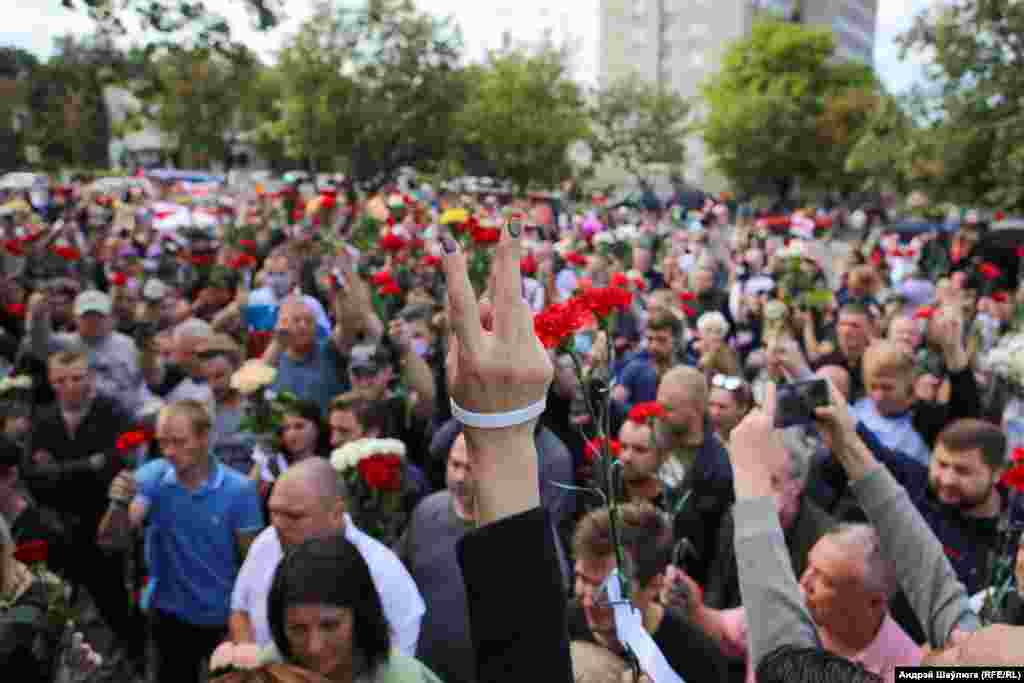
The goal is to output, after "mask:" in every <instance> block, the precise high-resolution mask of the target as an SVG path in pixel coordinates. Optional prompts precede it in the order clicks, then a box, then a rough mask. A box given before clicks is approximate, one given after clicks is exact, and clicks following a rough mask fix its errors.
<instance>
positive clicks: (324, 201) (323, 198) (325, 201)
mask: <svg viewBox="0 0 1024 683" xmlns="http://www.w3.org/2000/svg"><path fill="white" fill-rule="evenodd" d="M337 205H338V195H337V193H334V194H328V193H327V192H323V193H321V194H320V208H321V209H333V208H334V207H336V206H337Z"/></svg>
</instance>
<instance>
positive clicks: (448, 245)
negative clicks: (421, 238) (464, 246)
mask: <svg viewBox="0 0 1024 683" xmlns="http://www.w3.org/2000/svg"><path fill="white" fill-rule="evenodd" d="M441 247H442V248H444V251H445V253H446V254H454V253H455V250H456V249H458V247H457V246H456V244H455V240H453V239H452V238H451V237H449V236H448V235H445V236H443V237H442V238H441Z"/></svg>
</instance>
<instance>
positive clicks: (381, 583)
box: [231, 515, 427, 657]
mask: <svg viewBox="0 0 1024 683" xmlns="http://www.w3.org/2000/svg"><path fill="white" fill-rule="evenodd" d="M345 538H346V539H347V540H348V541H349V542H351V543H352V545H354V546H355V547H356V548H357V549H358V550H359V552H360V553H361V554H362V556H363V559H364V560H366V564H367V565H368V566H369V567H370V576H371V577H372V578H373V585H375V586H376V587H377V593H378V594H379V595H380V601H381V606H382V607H383V608H384V616H385V618H387V620H388V624H389V625H390V626H391V638H392V647H394V648H396V649H398V650H399V651H400V652H401V653H402V654H404V655H408V656H410V657H411V656H414V655H415V654H416V641H417V640H419V637H420V622H421V621H422V620H423V615H424V614H426V612H427V605H426V603H424V602H423V597H422V596H421V595H420V591H419V589H418V588H416V583H415V582H414V581H413V580H412V577H411V576H409V572H408V571H406V569H405V566H404V565H403V564H402V561H401V560H399V559H398V556H397V555H395V554H394V553H393V552H392V551H391V550H390V549H389V548H388V547H387V546H386V545H384V544H383V543H381V542H380V541H378V540H377V539H375V538H372V537H370V536H368V535H367V534H365V533H363V532H362V531H360V530H359V529H357V528H356V525H355V524H353V523H352V518H351V517H349V516H348V515H345ZM283 556H284V553H283V551H282V550H281V541H280V539H279V538H278V536H277V530H276V529H274V527H272V526H271V527H267V528H266V529H264V530H263V531H262V532H260V535H259V536H257V537H256V540H255V541H253V544H252V546H251V547H250V548H249V553H248V555H246V558H245V562H243V563H242V568H241V570H240V571H239V572H238V578H237V579H236V580H235V588H234V590H233V591H232V592H231V610H232V611H236V612H245V613H246V614H247V615H249V622H250V623H251V624H252V632H253V636H254V637H255V639H256V643H257V644H258V645H260V646H265V645H270V644H271V643H272V642H273V637H272V636H271V634H270V622H269V620H268V619H267V595H268V594H269V593H270V586H271V584H272V583H273V581H274V572H275V571H276V570H277V565H278V564H279V563H280V562H281V558H282V557H283Z"/></svg>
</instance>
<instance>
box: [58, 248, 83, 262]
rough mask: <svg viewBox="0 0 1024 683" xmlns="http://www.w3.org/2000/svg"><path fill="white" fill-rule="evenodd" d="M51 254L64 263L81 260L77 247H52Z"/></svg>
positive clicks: (80, 253)
mask: <svg viewBox="0 0 1024 683" xmlns="http://www.w3.org/2000/svg"><path fill="white" fill-rule="evenodd" d="M53 253H55V254H57V256H60V257H61V258H62V259H64V260H65V261H79V260H81V258H82V252H81V251H79V250H78V248H77V247H72V246H62V247H54V248H53Z"/></svg>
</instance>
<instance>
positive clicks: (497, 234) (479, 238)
mask: <svg viewBox="0 0 1024 683" xmlns="http://www.w3.org/2000/svg"><path fill="white" fill-rule="evenodd" d="M471 236H472V238H473V241H474V242H476V243H477V244H484V245H489V244H497V243H498V241H499V240H500V239H501V230H499V229H498V228H481V227H478V228H475V229H474V230H473V232H472V233H471Z"/></svg>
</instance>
